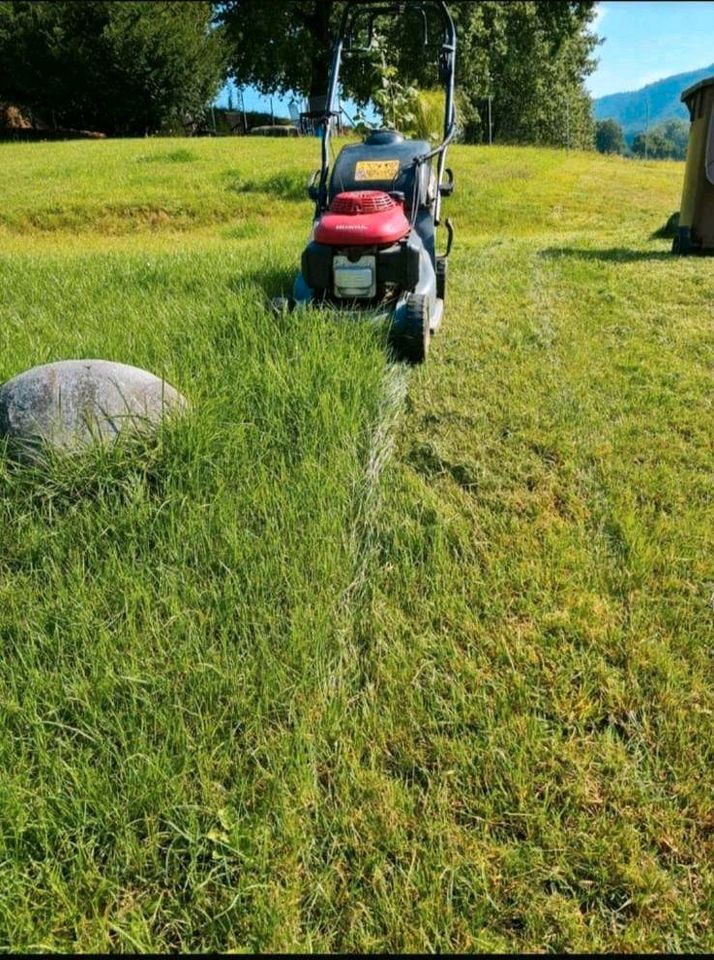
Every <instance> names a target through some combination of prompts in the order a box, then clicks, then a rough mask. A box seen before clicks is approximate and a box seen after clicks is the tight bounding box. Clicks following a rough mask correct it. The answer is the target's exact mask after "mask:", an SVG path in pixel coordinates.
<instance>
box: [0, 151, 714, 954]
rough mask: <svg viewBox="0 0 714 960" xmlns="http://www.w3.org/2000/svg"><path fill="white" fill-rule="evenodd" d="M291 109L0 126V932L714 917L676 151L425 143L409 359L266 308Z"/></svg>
mask: <svg viewBox="0 0 714 960" xmlns="http://www.w3.org/2000/svg"><path fill="white" fill-rule="evenodd" d="M317 146H318V143H317V141H316V140H313V139H305V140H301V141H296V142H285V141H270V140H260V139H257V138H256V139H248V140H243V139H222V140H212V139H207V140H159V139H157V140H134V141H99V142H89V143H86V142H85V143H83V142H78V141H75V142H69V143H55V144H32V145H30V144H27V145H26V144H17V145H7V144H3V145H0V166H1V169H2V173H3V177H2V179H3V195H2V200H1V202H0V291H1V294H0V348H1V349H0V380H4V379H6V378H7V377H10V376H12V375H14V374H15V373H18V372H19V371H21V370H23V369H25V368H27V367H29V366H32V365H34V364H36V363H41V362H47V361H50V360H54V359H60V358H63V357H96V356H99V357H105V358H108V359H114V360H119V361H122V362H126V363H133V364H137V365H139V366H142V367H147V368H148V369H150V370H153V371H154V372H157V373H161V374H163V375H165V376H166V377H167V378H168V379H169V380H170V381H171V382H173V383H174V384H175V385H176V386H178V387H179V388H180V389H181V390H183V391H184V393H186V395H187V396H188V397H189V399H190V401H191V412H190V414H189V415H188V416H187V418H186V419H185V420H184V421H182V422H180V423H176V424H168V425H167V426H166V428H165V429H163V430H162V432H161V434H160V435H159V437H158V438H157V440H156V441H155V442H153V443H147V442H145V441H144V442H141V443H138V442H137V443H127V444H123V445H122V446H119V447H117V448H115V449H112V450H104V451H102V450H100V451H97V452H96V453H94V454H93V455H90V456H88V457H85V458H81V459H79V460H77V461H73V462H70V463H62V462H57V463H54V464H52V465H51V466H50V467H49V468H48V469H47V470H46V471H45V472H42V473H40V472H38V471H35V472H33V471H32V470H31V469H29V468H25V469H17V468H15V467H13V466H12V465H10V464H9V463H7V462H6V461H3V460H0V639H1V640H2V658H1V659H0V949H12V950H15V951H29V950H43V949H44V950H54V951H71V950H79V951H106V950H113V951H126V952H132V951H136V950H140V951H148V950H182V951H188V950H193V951H210V950H244V949H254V950H256V949H260V950H282V951H287V950H299V951H305V950H313V951H314V950H323V951H327V950H341V951H348V950H354V951H405V950H412V951H413V950H422V951H431V950H442V951H444V950H455V951H463V950H472V951H479V950H492V951H493V950H508V951H517V950H521V951H532V950H569V951H601V950H610V951H635V950H650V951H651V950H659V951H665V950H680V951H693V950H714V930H713V929H712V916H714V746H713V744H714V722H713V719H714V695H713V694H714V670H713V667H714V664H713V663H712V659H713V657H712V649H713V647H712V626H713V621H714V610H713V609H712V602H713V601H712V597H713V596H714V565H713V564H712V544H713V543H714V522H713V511H712V495H711V490H712V471H713V468H714V449H713V446H714V445H713V442H712V438H713V436H714V433H713V431H712V398H713V397H714V393H713V391H712V381H711V373H712V361H713V360H714V349H713V342H714V341H713V338H712V306H711V303H712V290H713V289H714V261H712V260H708V259H694V258H692V259H675V258H672V257H671V256H670V255H669V253H668V250H669V241H667V240H663V239H654V238H653V237H652V234H653V233H654V232H655V231H656V230H657V229H658V228H659V227H660V226H661V225H662V224H663V223H664V221H665V220H666V218H667V217H668V216H669V214H670V213H671V212H672V211H673V210H675V209H677V206H678V203H679V195H680V189H681V182H682V176H683V166H682V165H680V164H676V163H668V162H650V163H641V162H634V161H626V160H621V159H618V158H603V157H600V156H597V155H590V154H582V153H569V154H568V153H565V152H561V151H551V150H536V149H523V148H521V149H516V148H469V147H459V148H456V149H454V150H453V152H452V154H451V161H452V164H451V165H452V166H453V168H454V171H455V173H456V176H457V191H456V193H455V195H454V198H453V200H452V201H449V202H448V204H449V214H450V215H451V216H452V217H453V219H454V221H455V224H456V228H457V237H456V245H455V248H454V254H453V257H452V262H451V265H450V270H451V274H450V282H451V286H450V291H449V294H450V296H449V303H448V306H447V315H446V319H445V321H444V325H443V327H442V330H441V331H440V333H439V335H438V336H437V337H436V338H435V339H434V342H433V344H432V351H431V356H430V359H429V362H428V363H427V364H426V365H425V366H424V367H422V368H419V369H417V370H413V371H409V370H406V369H404V368H402V367H394V366H390V365H389V364H387V362H386V359H385V353H384V336H383V332H382V331H380V330H379V329H375V328H373V327H371V326H369V325H365V324H360V323H353V322H351V321H349V320H347V321H346V322H342V323H335V322H333V321H332V320H331V319H329V318H325V317H322V316H320V317H314V316H310V315H307V316H301V317H300V318H299V319H298V318H296V317H294V316H293V317H285V318H282V319H280V320H275V319H274V318H273V317H272V316H271V315H270V313H269V312H268V311H267V310H266V309H265V299H266V295H269V294H273V293H278V292H280V291H281V290H283V291H287V290H288V288H289V285H290V282H291V276H292V274H293V272H294V269H295V267H296V264H297V262H298V258H299V253H300V251H301V249H302V246H303V245H304V242H305V239H306V237H307V234H308V231H309V221H310V211H311V206H310V204H309V202H308V201H307V200H306V199H305V197H304V183H305V180H306V178H307V175H308V174H309V173H310V172H311V170H312V169H313V168H314V167H315V166H316V165H317V162H318V158H317V153H318V151H317Z"/></svg>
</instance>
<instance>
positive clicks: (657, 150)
mask: <svg viewBox="0 0 714 960" xmlns="http://www.w3.org/2000/svg"><path fill="white" fill-rule="evenodd" d="M688 142H689V124H688V123H687V122H686V121H685V120H679V119H676V118H675V119H672V120H665V121H664V123H660V124H658V125H657V126H655V127H652V129H651V130H648V131H647V132H645V131H642V132H641V133H638V134H636V135H635V136H634V137H633V139H632V145H631V146H630V147H628V145H627V142H626V140H625V135H624V133H623V131H622V127H621V126H620V124H619V123H618V122H617V120H613V119H612V118H609V119H607V120H598V122H597V124H596V128H595V147H596V149H597V150H599V151H600V153H616V154H621V155H623V156H627V155H631V156H634V157H640V158H645V157H647V158H649V159H652V160H684V159H685V158H686V156H687V144H688Z"/></svg>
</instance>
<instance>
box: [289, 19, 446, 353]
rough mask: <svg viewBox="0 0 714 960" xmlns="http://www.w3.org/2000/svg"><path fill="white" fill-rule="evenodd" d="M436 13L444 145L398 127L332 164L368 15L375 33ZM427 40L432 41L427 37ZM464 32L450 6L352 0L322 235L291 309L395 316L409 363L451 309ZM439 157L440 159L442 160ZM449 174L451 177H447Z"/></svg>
mask: <svg viewBox="0 0 714 960" xmlns="http://www.w3.org/2000/svg"><path fill="white" fill-rule="evenodd" d="M407 6H408V7H409V8H415V9H416V10H417V12H420V13H421V15H422V19H423V21H424V24H425V25H426V10H427V9H429V8H432V9H433V8H436V10H437V11H438V13H439V14H440V19H441V23H442V27H443V39H442V43H441V47H440V51H439V58H440V72H441V76H442V78H443V80H444V84H445V89H446V96H445V111H444V131H443V139H442V141H441V143H440V144H439V145H438V146H437V147H433V148H432V146H431V144H429V143H428V142H427V141H426V140H409V139H406V138H405V137H404V136H403V135H402V134H401V133H398V132H397V131H395V130H370V131H369V133H368V134H367V136H366V137H365V139H364V140H363V142H362V143H358V144H351V145H349V146H346V147H343V149H342V150H341V151H340V153H339V155H338V156H337V158H336V160H335V162H334V165H333V167H332V168H330V162H329V156H330V150H329V144H330V137H331V135H332V128H333V124H334V120H335V118H336V117H337V116H338V114H337V112H336V109H335V108H336V104H337V93H338V87H339V76H340V67H341V63H342V55H343V44H344V42H345V39H346V38H347V37H352V35H353V31H354V30H355V29H356V27H357V25H358V21H359V19H360V18H367V21H368V24H369V31H370V35H371V33H372V30H373V27H374V23H375V20H377V19H378V18H379V17H382V16H402V15H403V14H404V12H405V8H406V7H407ZM425 44H426V39H425ZM455 55H456V31H455V29H454V23H453V20H452V19H451V15H450V14H449V11H448V8H447V6H446V3H445V2H444V0H408V2H407V3H379V2H369V0H366V2H365V0H349V2H348V3H347V6H346V8H345V11H344V14H343V17H342V20H341V24H340V29H339V32H338V35H337V38H336V40H335V44H334V48H333V54H332V68H331V71H330V79H329V86H328V93H327V98H326V109H325V114H324V117H323V119H322V123H321V130H322V165H321V168H320V170H319V176H318V175H316V177H315V182H314V183H313V184H312V185H311V186H310V187H309V193H310V197H311V199H313V200H314V201H315V216H314V225H313V233H312V238H311V240H310V242H309V243H308V245H307V247H306V248H305V250H304V251H303V254H302V263H301V271H300V273H299V274H298V276H297V278H296V280H295V285H294V288H293V297H292V301H291V304H290V305H291V306H293V307H295V306H305V305H308V304H316V303H320V304H326V305H331V306H334V307H337V308H348V309H350V310H354V309H355V308H356V307H357V308H361V309H364V310H369V311H371V312H372V313H375V312H376V313H377V315H380V314H384V315H385V316H386V317H387V318H388V320H389V339H390V344H391V346H392V349H393V351H394V352H395V354H396V355H397V357H399V358H400V359H404V360H407V361H409V362H411V363H420V362H422V361H423V360H424V359H425V358H426V355H427V351H428V349H429V342H430V339H431V336H432V334H433V333H434V332H435V331H436V330H437V329H438V327H439V324H440V323H441V319H442V315H443V312H444V297H445V293H446V277H447V270H446V267H447V258H448V255H449V252H450V250H451V242H452V239H453V228H452V226H451V223H450V221H449V220H447V221H446V224H445V226H446V229H447V235H448V242H447V247H446V250H445V251H444V252H443V253H437V249H436V232H437V227H438V226H439V224H440V222H441V199H442V197H445V196H449V195H450V194H451V193H452V191H453V175H452V173H451V171H450V170H447V169H446V166H445V161H446V149H447V146H448V145H449V143H450V142H451V140H452V139H453V136H454V132H455V122H456V115H455V107H454V68H455ZM434 161H436V162H435V163H434ZM445 175H446V178H445Z"/></svg>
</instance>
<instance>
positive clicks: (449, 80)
mask: <svg viewBox="0 0 714 960" xmlns="http://www.w3.org/2000/svg"><path fill="white" fill-rule="evenodd" d="M406 2H408V0H406ZM426 4H428V5H429V7H436V8H437V9H438V10H439V12H440V13H441V19H442V23H443V25H444V42H443V44H442V47H441V49H442V53H443V54H444V55H445V60H446V77H445V87H446V103H445V106H444V134H443V139H442V141H441V143H440V144H439V145H438V146H436V147H434V149H433V150H429V151H428V152H427V153H425V154H422V155H421V156H419V157H416V158H415V160H414V166H421V164H423V163H427V162H428V161H429V160H431V159H432V158H433V157H435V156H437V155H438V156H439V160H438V163H437V184H438V185H439V186H440V185H441V180H442V177H443V174H444V166H445V163H446V148H447V147H448V145H449V144H450V143H451V141H452V140H453V139H454V135H455V133H456V109H455V105H454V74H455V70H456V28H455V26H454V21H453V19H452V17H451V14H450V13H449V9H448V7H447V6H446V2H445V0H419V10H420V12H421V14H422V16H423V17H424V19H425V21H426V11H425V5H426ZM404 6H405V3H404V2H402V3H392V4H390V5H388V6H385V5H379V4H371V5H369V6H368V4H367V2H365V0H349V2H348V3H347V6H346V7H345V10H344V13H343V14H342V20H341V22H340V28H339V32H338V34H337V38H336V40H335V45H334V49H333V54H332V65H331V68H330V80H329V85H328V89H327V100H326V103H325V113H324V116H323V121H322V167H321V170H320V188H319V193H318V199H317V205H316V206H317V214H318V215H319V213H320V212H321V211H322V210H324V209H325V207H326V206H327V178H328V175H329V141H330V134H331V127H332V118H333V117H337V116H339V112H338V111H337V110H336V109H335V108H336V99H337V86H338V81H339V76H340V66H341V64H342V48H343V45H344V40H345V36H346V34H347V27H348V25H351V24H350V21H351V20H352V19H353V18H355V15H356V14H358V13H365V12H368V13H369V14H370V30H371V29H372V27H373V24H374V20H375V19H376V17H377V16H380V15H383V14H395V13H396V14H399V13H401V12H402V11H403V8H404ZM440 210H441V194H440V191H439V189H438V188H437V196H436V209H435V213H434V221H435V223H436V224H438V223H439V214H440ZM415 217H416V205H415V208H414V210H413V211H412V220H413V219H414V218H415Z"/></svg>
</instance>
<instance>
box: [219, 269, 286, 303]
mask: <svg viewBox="0 0 714 960" xmlns="http://www.w3.org/2000/svg"><path fill="white" fill-rule="evenodd" d="M299 268H300V266H299V261H297V260H296V263H295V266H294V267H293V268H286V267H262V268H260V269H257V270H246V271H245V272H243V273H239V274H237V275H236V276H235V277H233V278H232V279H231V280H229V281H228V289H229V290H231V291H232V292H233V293H238V294H240V293H244V292H245V288H246V287H247V286H252V285H255V286H256V287H260V289H261V290H262V291H263V293H264V294H265V298H266V301H267V300H269V299H270V298H271V297H289V296H290V294H291V293H292V289H293V283H294V282H295V275H296V274H297V272H298V270H299Z"/></svg>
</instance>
